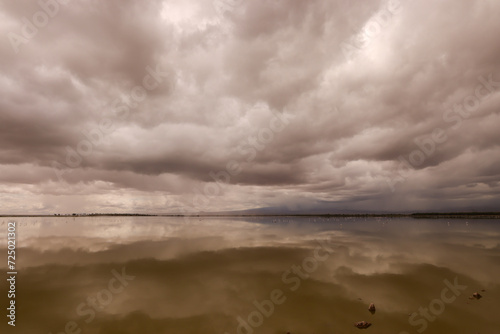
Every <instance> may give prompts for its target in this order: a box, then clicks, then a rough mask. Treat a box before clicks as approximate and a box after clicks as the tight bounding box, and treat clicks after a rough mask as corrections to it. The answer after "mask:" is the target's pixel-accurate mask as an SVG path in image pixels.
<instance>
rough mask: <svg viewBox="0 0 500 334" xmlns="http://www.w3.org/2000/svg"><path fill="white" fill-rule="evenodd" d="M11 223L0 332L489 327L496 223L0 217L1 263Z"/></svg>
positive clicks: (495, 283) (495, 324)
mask: <svg viewBox="0 0 500 334" xmlns="http://www.w3.org/2000/svg"><path fill="white" fill-rule="evenodd" d="M11 220H13V221H16V222H17V231H16V233H17V251H16V270H17V272H18V274H17V277H16V283H15V289H16V297H15V302H16V327H15V328H13V327H11V326H8V325H7V321H8V318H6V317H5V315H3V316H2V317H3V319H4V320H3V323H2V325H1V328H2V333H5V332H7V333H11V332H12V333H14V332H16V333H23V334H31V333H44V334H47V333H52V334H56V333H57V334H59V333H68V334H70V333H89V334H94V333H95V334H132V333H178V334H184V333H204V334H210V333H217V334H225V333H228V334H233V333H245V334H250V333H282V334H285V333H287V332H290V333H291V334H301V333H304V334H305V333H358V332H359V331H362V332H363V331H364V330H361V329H358V328H356V327H355V326H354V323H356V322H359V321H366V322H369V323H371V324H372V325H371V326H370V327H369V328H368V329H366V332H367V333H394V334H407V333H424V332H425V333H428V334H431V333H440V334H443V333H471V334H472V333H481V334H487V333H498V332H499V331H500V318H499V317H498V314H499V311H500V284H499V278H500V221H499V220H497V219H489V220H482V219H469V220H467V219H435V220H432V219H411V218H366V219H365V218H359V217H344V218H325V217H222V218H214V217H212V218H206V217H204V218H189V219H184V218H182V217H76V218H73V217H32V218H12V219H9V218H0V221H1V222H2V223H1V224H2V233H1V235H2V236H3V237H2V241H1V243H0V248H1V252H2V256H3V259H4V261H2V264H1V268H2V270H3V271H4V272H7V271H8V270H7V242H6V240H7V238H6V234H7V222H8V221H11ZM5 276H7V274H5ZM7 277H8V276H7ZM1 286H2V291H7V290H8V285H7V282H6V281H5V279H4V280H3V282H2V285H1ZM475 292H477V293H479V294H480V295H481V298H474V297H472V295H473V293H475ZM3 295H4V296H2V298H3V300H4V301H6V293H3ZM477 297H479V296H477ZM7 303H8V301H7V302H4V304H3V305H4V307H2V309H3V310H4V311H3V312H4V313H5V314H7V313H6V312H7V311H6V307H7V305H8V304H7ZM370 303H374V304H375V307H376V311H375V312H374V313H373V314H372V313H371V312H369V311H368V306H369V304H370ZM3 329H5V331H4V330H3Z"/></svg>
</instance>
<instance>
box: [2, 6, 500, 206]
mask: <svg viewBox="0 0 500 334" xmlns="http://www.w3.org/2000/svg"><path fill="white" fill-rule="evenodd" d="M499 10H500V3H498V2H496V1H479V0H478V1H465V0H463V1H458V2H457V1H448V0H441V1H433V2H430V1H426V2H412V1H404V0H401V1H374V2H369V3H362V4H361V3H360V4H354V3H352V2H349V1H344V0H337V1H324V0H315V1H299V0H289V1H284V0H283V1H281V0H280V1H272V2H269V1H264V0H257V1H245V0H215V1H202V0H193V1H180V0H164V1H160V0H158V1H149V2H147V3H143V2H139V1H132V0H130V1H118V0H112V1H106V2H100V1H90V0H72V1H62V0H61V1H55V0H54V1H50V0H48V1H41V2H39V3H37V2H33V1H16V2H13V1H4V2H2V3H0V15H1V16H2V20H1V22H2V23H0V26H1V29H2V31H3V32H4V33H3V36H4V38H3V43H1V44H0V55H1V57H2V62H0V71H1V72H0V73H1V75H0V89H1V90H2V92H3V98H2V99H1V101H0V201H1V202H0V203H2V204H1V207H0V210H1V211H2V212H3V213H54V212H60V213H66V212H148V213H179V212H193V211H204V212H206V211H229V210H245V209H254V208H259V207H277V208H284V209H287V210H301V211H306V212H313V211H315V210H319V209H321V210H331V211H342V210H358V211H375V210H377V211H379V210H382V211H417V210H483V209H486V210H493V209H495V208H497V207H498V204H499V202H498V198H499V190H500V174H499V173H500V172H499V171H500V164H499V161H500V148H499V144H500V135H499V131H498V124H499V122H500V116H499V111H500V109H499V106H500V70H499V68H500V66H499V65H500V63H499V62H500V60H499V59H500V46H499V44H498V42H497V35H498V32H499V31H500V22H499V21H498V19H497V16H496V14H495V13H497V12H498V11H499Z"/></svg>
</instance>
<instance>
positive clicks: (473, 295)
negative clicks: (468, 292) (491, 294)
mask: <svg viewBox="0 0 500 334" xmlns="http://www.w3.org/2000/svg"><path fill="white" fill-rule="evenodd" d="M472 297H474V298H476V299H480V298H482V297H483V296H481V295H480V294H479V292H474V293H473V294H472Z"/></svg>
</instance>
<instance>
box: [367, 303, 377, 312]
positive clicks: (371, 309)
mask: <svg viewBox="0 0 500 334" xmlns="http://www.w3.org/2000/svg"><path fill="white" fill-rule="evenodd" d="M368 311H370V313H371V314H375V311H376V309H375V304H373V303H371V304H370V306H368Z"/></svg>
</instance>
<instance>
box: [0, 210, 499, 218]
mask: <svg viewBox="0 0 500 334" xmlns="http://www.w3.org/2000/svg"><path fill="white" fill-rule="evenodd" d="M0 217H2V218H27V217H65V218H68V217H69V218H71V217H204V218H211V217H323V218H329V217H333V218H347V217H354V218H368V217H369V218H414V219H445V218H446V219H500V212H429V213H387V214H377V213H366V214H365V213H352V214H351V213H335V214H191V215H181V214H133V213H93V214H64V215H59V214H56V215H0Z"/></svg>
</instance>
